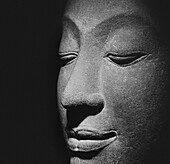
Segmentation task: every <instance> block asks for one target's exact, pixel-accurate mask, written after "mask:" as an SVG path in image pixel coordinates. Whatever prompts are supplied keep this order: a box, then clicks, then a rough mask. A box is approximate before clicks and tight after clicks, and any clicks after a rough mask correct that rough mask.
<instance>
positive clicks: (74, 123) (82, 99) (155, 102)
mask: <svg viewBox="0 0 170 164" xmlns="http://www.w3.org/2000/svg"><path fill="white" fill-rule="evenodd" d="M157 26H158V25H157V24H156V23H155V19H154V18H153V17H152V16H151V14H150V12H149V10H148V8H147V7H146V6H145V4H144V3H143V2H142V1H140V0H71V1H69V3H68V5H67V7H66V11H65V14H64V16H63V34H62V38H61V42H60V47H59V54H58V55H59V58H60V72H59V77H58V83H57V102H58V107H59V112H60V115H61V122H62V127H63V132H64V136H65V141H66V144H67V147H68V150H69V155H70V163H71V164H93V163H95V164H133V163H134V164H137V163H142V162H143V161H144V159H145V155H146V154H147V153H148V152H150V149H151V148H152V147H153V145H156V143H157V142H159V140H160V139H161V134H162V129H163V126H164V124H165V120H166V117H165V115H166V110H167V109H166V108H165V101H166V100H165V99H166V91H167V76H168V71H167V70H168V69H167V60H168V57H167V56H168V55H167V54H168V50H167V49H166V46H165V45H164V44H163V41H162V38H161V37H160V33H159V30H158V28H157Z"/></svg>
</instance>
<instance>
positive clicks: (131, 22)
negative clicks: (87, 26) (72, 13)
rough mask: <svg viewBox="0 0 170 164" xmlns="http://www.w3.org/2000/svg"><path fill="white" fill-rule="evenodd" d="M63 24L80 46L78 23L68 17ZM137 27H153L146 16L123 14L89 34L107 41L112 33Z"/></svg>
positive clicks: (96, 27)
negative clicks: (124, 28) (125, 28)
mask: <svg viewBox="0 0 170 164" xmlns="http://www.w3.org/2000/svg"><path fill="white" fill-rule="evenodd" d="M63 23H64V25H65V26H67V28H70V29H71V31H72V33H73V36H74V37H75V39H76V40H77V41H78V43H79V44H80V35H81V31H80V30H81V29H79V28H78V26H77V25H76V23H75V22H74V21H73V20H72V19H71V18H69V17H68V16H64V17H63ZM135 25H138V26H148V27H153V25H152V22H151V20H150V19H149V18H148V17H146V16H145V17H143V16H141V15H139V14H136V13H130V14H129V13H123V14H119V15H116V16H112V17H110V18H108V19H106V20H104V21H102V22H100V23H99V24H97V25H96V26H95V27H94V28H92V30H91V31H89V33H91V34H92V35H93V36H94V37H95V38H96V39H97V40H100V41H105V40H106V39H107V38H108V36H109V34H110V32H111V31H116V30H118V29H121V28H123V27H130V26H135Z"/></svg>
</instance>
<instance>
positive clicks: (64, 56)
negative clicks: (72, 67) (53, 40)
mask: <svg viewBox="0 0 170 164" xmlns="http://www.w3.org/2000/svg"><path fill="white" fill-rule="evenodd" d="M77 56H78V53H77V52H59V59H60V66H62V67H63V66H65V65H68V64H71V63H72V62H73V61H74V60H75V59H76V58H77Z"/></svg>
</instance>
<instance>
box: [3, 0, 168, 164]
mask: <svg viewBox="0 0 170 164" xmlns="http://www.w3.org/2000/svg"><path fill="white" fill-rule="evenodd" d="M65 1H66V0H65ZM65 1H64V0H3V1H1V2H0V41H1V43H0V164H47V163H48V164H64V163H67V162H68V159H67V151H66V149H65V147H64V141H63V136H62V132H61V127H60V126H61V125H60V121H59V114H58V112H57V107H56V81H57V75H58V67H57V64H58V61H57V59H56V54H57V49H58V44H59V40H60V37H61V17H62V14H63V9H64V6H65V3H66V2H65ZM146 3H148V5H149V6H150V7H151V8H152V9H153V11H154V12H153V13H154V14H155V16H156V17H157V18H158V20H159V22H161V24H162V26H160V28H161V30H162V36H163V37H166V38H167V44H169V43H170V42H169V38H170V37H169V36H170V30H169V29H170V28H169V27H170V25H169V24H170V23H169V22H170V21H169V20H170V19H169V18H170V17H169V12H170V5H169V3H168V0H167V1H161V2H160V1H153V0H152V1H147V0H146ZM169 45H170V44H169ZM165 151H166V153H167V156H168V154H169V152H168V150H165ZM158 156H159V153H158ZM154 157H155V156H150V158H151V161H152V159H153V158H154ZM159 162H160V161H159ZM163 163H166V162H163Z"/></svg>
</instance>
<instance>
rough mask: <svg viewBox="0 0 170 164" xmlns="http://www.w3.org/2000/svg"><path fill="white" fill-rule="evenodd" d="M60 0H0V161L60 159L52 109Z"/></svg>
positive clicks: (40, 163) (53, 163) (38, 163)
mask: <svg viewBox="0 0 170 164" xmlns="http://www.w3.org/2000/svg"><path fill="white" fill-rule="evenodd" d="M64 5H65V2H64V1H62V0H25V1H24V0H10V1H9V0H4V1H1V2H0V41H1V46H0V163H1V164H34V163H35V164H47V163H48V164H58V163H61V164H62V163H66V162H67V159H66V151H65V149H64V146H63V145H64V141H63V140H62V138H63V137H62V133H61V128H60V124H59V116H58V113H57V112H56V111H57V110H56V79H57V74H58V69H57V67H56V66H57V61H56V50H57V46H58V42H59V39H60V35H61V31H60V30H61V28H60V27H61V26H60V25H61V24H60V22H61V16H62V13H63V8H64Z"/></svg>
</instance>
